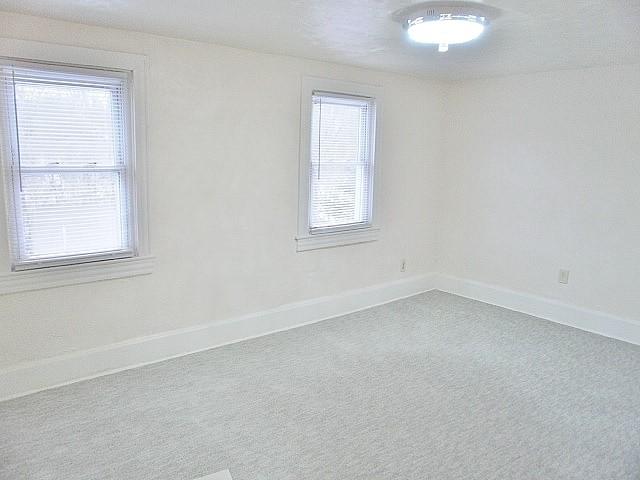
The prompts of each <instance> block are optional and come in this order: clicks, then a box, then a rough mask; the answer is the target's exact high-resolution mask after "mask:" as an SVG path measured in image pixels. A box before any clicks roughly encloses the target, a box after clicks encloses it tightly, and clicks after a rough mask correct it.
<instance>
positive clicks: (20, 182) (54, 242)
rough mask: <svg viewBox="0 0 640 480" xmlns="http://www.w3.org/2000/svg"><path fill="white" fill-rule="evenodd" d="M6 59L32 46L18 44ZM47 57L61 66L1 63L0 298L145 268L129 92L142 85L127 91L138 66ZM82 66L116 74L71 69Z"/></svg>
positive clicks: (136, 108)
mask: <svg viewBox="0 0 640 480" xmlns="http://www.w3.org/2000/svg"><path fill="white" fill-rule="evenodd" d="M15 50H18V51H20V50H25V51H36V50H37V51H40V50H41V47H40V45H37V44H31V43H29V42H22V43H16V47H15ZM47 53H48V54H49V55H48V56H49V57H51V56H53V57H62V58H69V60H70V62H69V64H66V63H62V62H60V63H58V62H56V61H55V60H53V61H52V60H49V59H46V60H45V59H43V60H40V59H39V60H34V61H26V60H17V59H13V58H10V57H0V125H1V127H2V132H1V133H2V135H1V137H0V140H1V142H2V144H1V147H2V166H3V171H2V174H3V175H2V176H3V179H4V182H3V184H2V188H3V190H4V197H5V200H6V202H5V203H6V207H7V208H6V211H5V213H6V215H5V217H6V218H5V220H6V222H3V223H4V224H5V225H6V228H0V233H1V232H2V231H3V230H4V232H6V237H7V239H6V240H8V242H7V243H6V244H5V245H7V246H8V248H6V249H5V248H0V257H4V258H2V259H3V260H6V262H7V264H5V265H6V267H5V268H6V269H5V272H7V273H5V274H2V272H1V270H2V267H0V293H3V292H11V291H20V290H28V289H31V288H43V287H47V286H56V285H63V284H70V283H82V281H83V279H84V281H91V280H100V279H106V278H117V277H122V276H129V275H137V274H140V273H149V272H150V268H151V263H149V262H150V261H151V257H149V256H148V247H147V232H146V219H145V218H144V215H145V212H144V207H145V206H146V188H145V186H146V184H145V181H144V176H145V175H144V174H145V168H144V165H143V163H142V161H143V160H144V158H143V157H144V154H145V148H144V122H143V120H144V103H143V102H144V98H139V99H138V102H137V103H136V102H135V101H134V98H135V97H134V92H135V93H139V94H143V93H144V91H143V89H142V86H141V85H142V84H141V85H138V86H136V85H135V83H134V75H137V76H136V77H135V79H136V80H137V81H138V82H143V81H144V60H143V59H141V57H137V56H133V55H127V54H116V53H113V54H111V53H109V52H97V51H91V50H86V49H75V48H73V47H56V48H55V49H54V48H52V49H50V50H48V51H47ZM45 56H46V55H45ZM89 58H91V59H94V60H97V61H99V60H101V59H103V60H104V61H105V62H107V63H110V64H111V65H114V64H115V65H122V66H123V68H119V67H116V66H114V67H109V66H105V67H99V68H98V67H84V66H79V62H76V61H74V60H76V59H78V60H84V59H89ZM139 96H142V97H143V95H139ZM138 133H141V134H142V137H141V141H139V142H137V141H136V134H138ZM143 220H144V221H143ZM3 243H4V242H3ZM145 262H146V263H145ZM9 272H14V273H9ZM87 272H89V273H87ZM32 281H33V285H31V284H30V282H32Z"/></svg>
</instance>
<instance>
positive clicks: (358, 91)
mask: <svg viewBox="0 0 640 480" xmlns="http://www.w3.org/2000/svg"><path fill="white" fill-rule="evenodd" d="M314 92H322V93H327V94H329V95H330V94H335V95H336V96H346V97H360V98H363V97H364V98H370V99H371V100H372V102H373V104H374V105H375V114H374V118H373V119H372V123H373V125H372V126H371V128H372V132H370V134H371V135H372V137H373V138H372V141H371V146H370V149H371V152H370V154H371V156H372V162H373V169H372V177H371V178H370V179H369V181H370V182H371V191H370V195H371V199H370V203H371V207H370V208H371V215H370V217H371V218H370V222H369V223H368V224H366V225H339V226H335V227H327V228H322V229H316V232H313V233H312V232H311V227H310V225H309V214H310V174H311V123H312V112H313V94H314ZM300 102H301V106H300V151H299V168H298V172H299V177H298V232H297V235H296V237H295V239H296V244H297V251H298V252H303V251H307V250H315V249H320V248H330V247H338V246H343V245H354V244H358V243H365V242H373V241H376V240H378V237H379V233H380V227H379V224H378V222H377V218H378V215H377V211H378V208H377V205H378V196H379V195H378V191H379V185H380V158H381V149H380V131H381V128H380V125H381V117H382V107H383V101H382V88H381V87H380V86H377V85H369V84H362V83H356V82H350V81H340V80H333V79H326V78H319V77H303V79H302V88H301V100H300Z"/></svg>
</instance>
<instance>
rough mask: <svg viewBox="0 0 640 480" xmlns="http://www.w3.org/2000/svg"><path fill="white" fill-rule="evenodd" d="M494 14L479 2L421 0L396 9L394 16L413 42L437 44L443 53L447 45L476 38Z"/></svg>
mask: <svg viewBox="0 0 640 480" xmlns="http://www.w3.org/2000/svg"><path fill="white" fill-rule="evenodd" d="M497 13H498V10H497V9H495V8H492V7H489V6H487V5H484V4H480V3H473V2H424V3H419V4H416V5H411V6H409V7H407V8H404V9H402V10H398V11H397V12H396V13H394V14H393V17H394V19H395V20H397V21H399V22H401V23H402V25H403V27H404V28H405V30H407V33H408V35H409V38H411V40H413V41H414V42H417V43H427V44H434V45H438V51H439V52H446V51H448V50H449V45H457V44H460V43H467V42H470V41H472V40H475V39H476V38H478V37H479V36H480V35H481V34H482V32H483V31H484V30H485V28H486V27H487V25H488V24H489V19H490V18H495V17H496V16H497Z"/></svg>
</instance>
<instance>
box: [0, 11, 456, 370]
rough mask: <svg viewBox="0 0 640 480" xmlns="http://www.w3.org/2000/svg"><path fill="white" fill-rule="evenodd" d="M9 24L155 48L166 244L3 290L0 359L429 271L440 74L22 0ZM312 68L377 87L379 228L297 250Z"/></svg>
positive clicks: (154, 160)
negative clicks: (342, 242) (337, 60)
mask: <svg viewBox="0 0 640 480" xmlns="http://www.w3.org/2000/svg"><path fill="white" fill-rule="evenodd" d="M0 32H2V33H1V35H2V36H3V37H8V38H19V39H27V40H37V41H44V42H53V43H62V44H69V45H77V46H83V47H90V48H99V49H105V50H115V51H126V52H133V53H141V54H145V55H148V58H149V64H150V70H149V81H148V105H149V122H148V130H149V132H148V133H149V161H150V195H149V196H150V203H151V212H150V218H151V224H150V235H151V246H152V253H153V254H154V255H156V256H157V259H158V263H157V269H156V271H155V273H153V274H152V275H150V276H145V277H136V278H130V279H122V280H111V281H105V282H99V283H92V284H86V285H81V286H71V287H63V288H55V289H48V290H41V291H34V292H27V293H20V294H12V295H4V296H0V315H1V316H0V330H1V334H0V368H2V367H7V366H12V365H17V364H19V363H20V362H25V361H31V360H36V359H43V358H47V357H51V356H54V355H58V354H62V353H67V352H73V351H78V350H83V349H87V348H92V347H97V346H100V345H106V344H110V343H113V342H118V341H122V340H125V339H129V338H133V337H138V336H143V335H150V334H154V333H158V332H163V331H167V330H171V329H177V328H182V327H188V326H191V325H197V324H202V323H208V322H217V321H222V320H225V319H228V318H230V317H235V316H237V315H241V314H244V313H248V312H255V311H260V310H263V309H266V308H270V307H274V306H277V305H281V304H285V303H289V302H294V301H298V300H303V299H308V298H315V297H319V296H323V295H329V294H333V293H337V292H340V291H343V290H345V289H352V288H358V287H364V286H368V285H374V284H379V283H383V282H388V281H392V280H394V279H399V278H402V277H403V276H409V275H412V274H416V273H423V272H428V271H431V270H433V261H432V260H433V255H432V253H433V251H434V250H435V231H436V211H435V210H436V200H435V195H436V188H435V185H436V179H435V175H434V173H433V172H434V171H435V164H436V162H437V160H438V157H439V150H438V149H439V145H440V142H439V139H440V137H441V132H440V127H441V125H442V118H441V115H442V112H443V108H442V107H443V92H444V87H443V86H442V85H439V84H436V83H430V82H427V81H424V80H420V79H416V78H412V77H409V76H401V75H393V74H387V73H380V72H373V71H366V70H362V69H356V68H350V67H345V66H339V65H332V64H326V63H319V62H313V61H306V60H301V59H294V58H290V57H284V56H275V55H266V54H259V53H253V52H249V51H244V50H238V49H232V48H227V47H221V46H213V45H208V44H202V43H194V42H187V41H181V40H175V39H169V38H162V37H156V36H151V35H145V34H137V33H130V32H123V31H117V30H110V29H103V28H97V27H90V26H82V25H76V24H70V23H64V22H58V21H52V20H46V19H41V18H36V17H27V16H20V15H13V14H4V13H2V14H0ZM0 41H1V40H0ZM303 75H316V76H323V77H329V78H335V79H341V80H352V81H359V82H365V83H367V82H368V83H377V84H381V85H382V86H383V89H384V95H385V106H384V119H383V126H382V131H381V132H380V135H381V139H382V144H383V154H382V155H381V156H380V157H379V159H378V160H379V161H380V162H381V171H382V175H381V178H380V179H379V184H380V190H379V193H380V202H379V211H378V215H379V219H380V225H381V227H382V231H381V239H380V240H379V241H377V242H374V243H370V244H363V245H357V246H349V247H341V248H335V249H326V250H318V251H311V252H304V253H296V244H295V241H294V237H295V235H296V221H297V201H298V197H297V181H298V180H297V179H298V177H297V175H298V139H299V126H300V119H299V115H300V84H301V78H302V76H303ZM402 258H406V259H407V261H408V271H407V273H405V274H402V273H400V262H401V259H402Z"/></svg>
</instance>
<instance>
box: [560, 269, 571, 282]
mask: <svg viewBox="0 0 640 480" xmlns="http://www.w3.org/2000/svg"><path fill="white" fill-rule="evenodd" d="M558 282H560V283H563V284H565V285H566V284H567V283H569V270H560V274H559V275H558Z"/></svg>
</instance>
